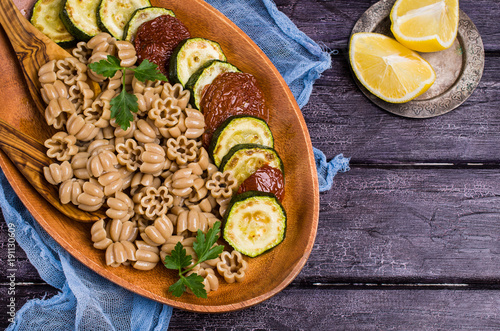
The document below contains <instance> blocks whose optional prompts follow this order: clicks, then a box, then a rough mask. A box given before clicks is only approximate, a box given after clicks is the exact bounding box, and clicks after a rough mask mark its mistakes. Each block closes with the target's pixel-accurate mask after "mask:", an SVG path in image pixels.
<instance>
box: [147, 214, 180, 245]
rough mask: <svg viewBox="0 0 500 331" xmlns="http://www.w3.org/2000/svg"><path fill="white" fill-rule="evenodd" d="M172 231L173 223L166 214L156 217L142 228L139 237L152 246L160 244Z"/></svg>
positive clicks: (163, 242)
mask: <svg viewBox="0 0 500 331" xmlns="http://www.w3.org/2000/svg"><path fill="white" fill-rule="evenodd" d="M173 232H174V225H173V224H172V221H171V220H170V219H169V218H168V216H167V215H162V216H160V217H158V218H157V219H156V220H155V221H154V223H153V224H152V225H149V226H147V227H145V228H144V232H143V233H141V238H142V240H144V241H145V242H146V243H148V244H150V245H153V246H160V245H163V244H165V243H166V242H167V240H168V239H169V238H170V237H171V236H172V233H173Z"/></svg>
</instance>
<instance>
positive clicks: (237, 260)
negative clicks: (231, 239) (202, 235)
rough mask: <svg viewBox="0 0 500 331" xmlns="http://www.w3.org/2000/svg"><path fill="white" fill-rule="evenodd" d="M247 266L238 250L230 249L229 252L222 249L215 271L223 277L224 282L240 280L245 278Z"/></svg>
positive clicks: (230, 282)
mask: <svg viewBox="0 0 500 331" xmlns="http://www.w3.org/2000/svg"><path fill="white" fill-rule="evenodd" d="M247 268H248V263H247V262H246V261H245V260H244V259H243V256H242V255H241V253H240V252H237V251H232V252H231V253H229V252H227V251H224V252H222V254H221V255H220V261H219V262H218V263H217V271H218V273H219V275H221V276H222V277H224V280H225V281H226V283H229V284H232V283H234V282H238V283H240V282H242V281H243V280H244V279H245V272H246V270H247Z"/></svg>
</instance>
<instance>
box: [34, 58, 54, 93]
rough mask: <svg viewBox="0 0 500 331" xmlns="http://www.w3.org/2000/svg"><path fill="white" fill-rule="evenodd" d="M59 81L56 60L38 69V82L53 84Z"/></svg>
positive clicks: (43, 84)
mask: <svg viewBox="0 0 500 331" xmlns="http://www.w3.org/2000/svg"><path fill="white" fill-rule="evenodd" d="M56 80H57V75H56V60H52V61H49V62H47V63H45V64H44V65H43V66H41V67H40V69H38V81H39V82H40V84H42V87H43V86H45V84H53V83H54V82H55V81H56Z"/></svg>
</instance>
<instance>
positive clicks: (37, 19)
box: [30, 0, 76, 48]
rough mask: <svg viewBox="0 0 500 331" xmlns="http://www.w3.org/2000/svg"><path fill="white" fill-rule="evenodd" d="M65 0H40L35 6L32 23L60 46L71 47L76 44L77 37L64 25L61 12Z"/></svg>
mask: <svg viewBox="0 0 500 331" xmlns="http://www.w3.org/2000/svg"><path fill="white" fill-rule="evenodd" d="M63 2H64V0H38V1H37V2H36V3H35V5H34V6H33V14H32V15H31V20H30V21H31V24H33V26H34V27H35V28H37V29H38V30H40V32H42V33H43V34H45V35H46V36H47V37H49V38H50V39H52V40H53V41H54V42H56V43H57V44H58V45H59V46H61V47H65V48H69V47H73V46H75V45H76V39H75V37H73V35H72V34H71V33H69V31H68V29H66V27H65V26H64V24H63V22H62V21H61V18H60V17H59V13H60V12H61V9H62V6H63Z"/></svg>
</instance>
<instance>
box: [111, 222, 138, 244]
mask: <svg viewBox="0 0 500 331" xmlns="http://www.w3.org/2000/svg"><path fill="white" fill-rule="evenodd" d="M106 231H107V233H108V236H109V237H110V238H111V240H113V241H114V242H118V241H134V240H135V239H136V238H137V235H138V234H139V228H138V227H137V223H135V222H131V221H125V222H122V221H120V220H119V219H114V220H111V221H110V222H108V224H107V226H106Z"/></svg>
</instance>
